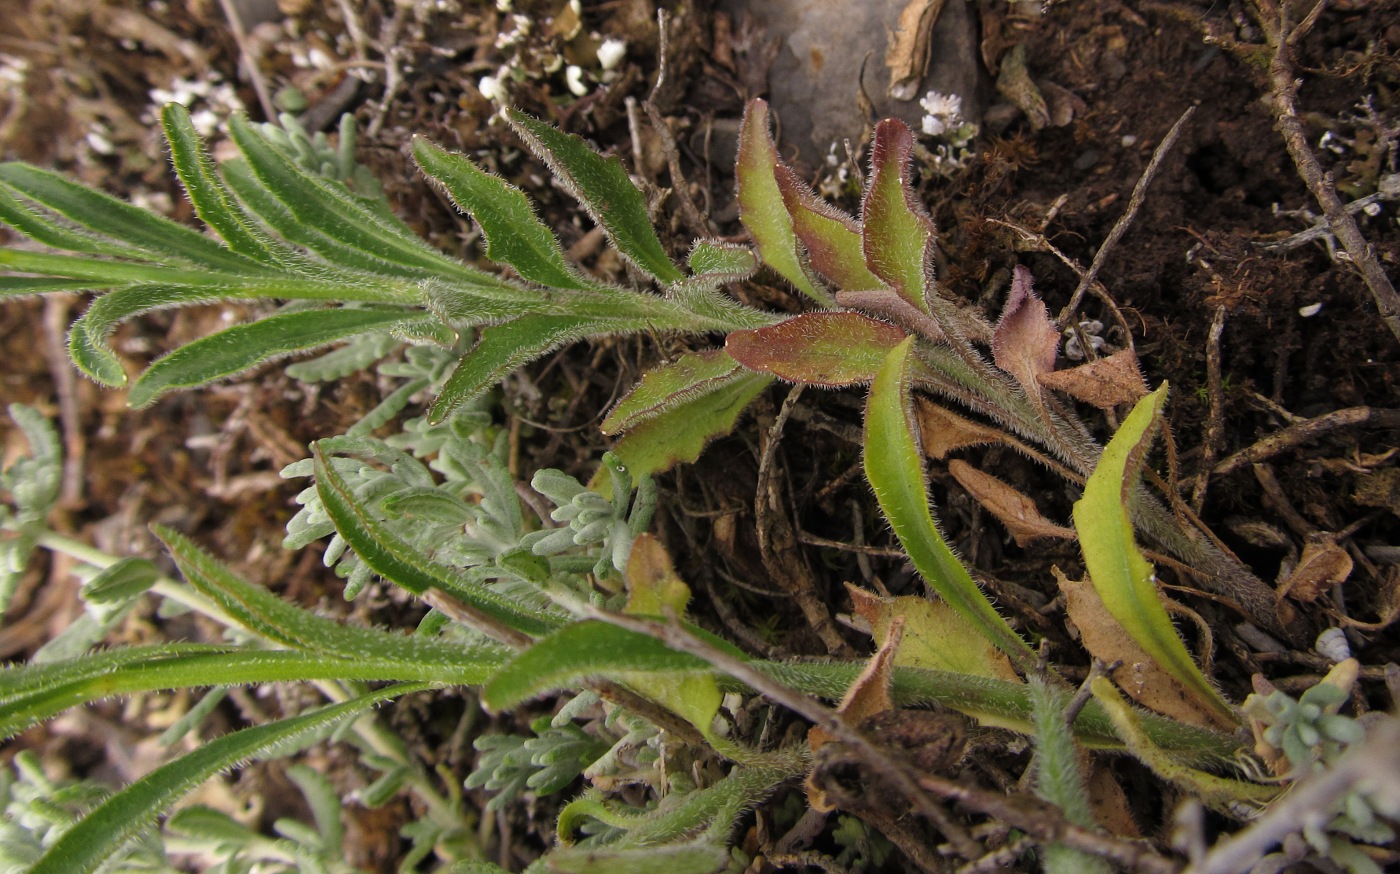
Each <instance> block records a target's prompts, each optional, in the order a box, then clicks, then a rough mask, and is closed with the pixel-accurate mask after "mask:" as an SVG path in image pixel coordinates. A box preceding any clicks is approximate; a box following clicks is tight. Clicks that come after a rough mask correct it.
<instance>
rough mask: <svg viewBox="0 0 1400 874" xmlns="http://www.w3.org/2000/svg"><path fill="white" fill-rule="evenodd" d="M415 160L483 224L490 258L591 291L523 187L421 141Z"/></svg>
mask: <svg viewBox="0 0 1400 874" xmlns="http://www.w3.org/2000/svg"><path fill="white" fill-rule="evenodd" d="M413 157H414V158H415V159H416V160H417V161H418V166H419V167H421V168H423V172H424V173H426V174H428V177H429V178H430V179H432V180H433V181H435V182H437V183H438V184H439V185H441V186H442V187H443V188H445V189H446V190H447V193H448V194H449V195H451V197H452V200H453V201H454V202H456V204H457V205H458V206H459V207H461V208H462V209H463V210H465V211H466V212H467V213H468V214H470V215H471V217H472V218H474V219H476V222H477V224H479V225H481V232H482V235H483V236H485V237H486V257H488V258H490V259H491V260H492V261H495V262H496V263H498V264H509V265H510V266H511V267H514V268H515V272H517V273H519V274H520V275H521V276H523V277H525V278H526V279H528V280H530V281H531V282H538V283H539V284H540V285H545V286H549V287H551V288H573V289H579V290H587V289H589V288H591V287H592V286H591V284H590V283H589V282H587V281H586V280H584V279H583V278H582V277H581V276H579V274H578V271H576V270H575V269H574V268H573V267H571V266H570V265H569V263H568V262H567V261H565V260H564V252H563V250H562V249H561V248H560V247H559V241H558V240H557V239H555V237H554V234H553V233H552V232H551V231H550V230H549V228H547V227H545V225H544V223H543V222H541V221H540V220H539V218H537V217H536V216H535V212H534V210H533V209H531V208H530V202H529V200H527V199H526V197H525V195H524V194H523V193H522V192H521V191H520V189H518V188H516V187H515V186H513V185H510V184H509V183H507V182H506V181H505V180H503V179H500V178H498V177H496V176H493V175H491V174H490V173H487V172H485V171H484V170H482V169H480V168H479V167H477V166H476V165H475V164H474V163H472V162H471V161H470V160H468V159H467V158H466V157H465V156H464V155H457V154H453V153H451V152H448V151H446V150H444V149H440V148H438V147H437V146H435V145H433V144H432V143H430V142H428V141H427V140H425V139H423V138H422V137H415V138H414V140H413Z"/></svg>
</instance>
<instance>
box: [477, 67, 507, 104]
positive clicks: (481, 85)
mask: <svg viewBox="0 0 1400 874" xmlns="http://www.w3.org/2000/svg"><path fill="white" fill-rule="evenodd" d="M497 72H498V73H499V72H500V71H497ZM503 78H504V77H498V76H482V77H481V81H480V82H478V83H477V84H476V90H478V91H480V92H481V96H482V97H485V98H486V99H487V100H490V101H491V102H492V103H505V102H506V99H507V98H508V96H509V95H507V94H506V83H505V82H504V81H503Z"/></svg>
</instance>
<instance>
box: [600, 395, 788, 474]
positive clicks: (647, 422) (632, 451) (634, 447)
mask: <svg viewBox="0 0 1400 874" xmlns="http://www.w3.org/2000/svg"><path fill="white" fill-rule="evenodd" d="M772 381H773V377H771V376H769V375H768V374H766V373H751V372H748V371H745V370H743V369H740V370H738V371H736V372H733V373H731V374H729V375H727V376H724V377H717V378H715V379H712V380H707V381H704V382H701V383H696V384H695V385H694V386H693V388H694V391H693V392H686V393H685V396H684V397H682V398H680V399H678V400H677V401H676V402H675V403H673V404H668V405H665V406H664V407H663V408H660V409H657V411H656V412H655V414H650V413H649V414H648V415H647V416H646V417H645V418H639V419H638V420H637V422H636V424H634V425H631V426H629V428H628V431H627V434H626V435H625V436H623V438H622V439H621V440H620V441H618V443H617V445H616V446H614V447H613V452H614V454H616V455H617V456H618V457H619V458H621V459H622V462H623V464H625V465H626V466H627V469H628V470H629V471H631V472H632V475H633V476H641V475H642V474H650V473H658V472H660V471H663V470H667V469H668V468H670V467H672V466H673V465H676V464H680V463H682V462H690V461H694V460H695V459H697V458H699V457H700V453H701V452H702V451H703V450H704V449H705V444H707V443H709V442H710V440H712V439H713V438H715V437H718V436H720V435H722V434H728V433H729V432H730V431H732V430H734V423H735V422H737V421H738V420H739V416H740V415H741V414H742V413H743V412H744V410H745V409H747V408H748V405H749V404H750V403H752V402H753V399H754V398H756V397H758V395H759V393H760V392H762V391H763V390H764V389H765V388H767V386H768V384H769V383H771V382H772Z"/></svg>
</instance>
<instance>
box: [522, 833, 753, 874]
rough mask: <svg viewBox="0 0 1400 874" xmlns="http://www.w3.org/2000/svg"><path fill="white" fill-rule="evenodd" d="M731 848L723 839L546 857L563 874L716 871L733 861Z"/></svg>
mask: <svg viewBox="0 0 1400 874" xmlns="http://www.w3.org/2000/svg"><path fill="white" fill-rule="evenodd" d="M729 858H730V857H729V850H728V849H726V848H725V845H724V842H723V841H722V840H719V839H709V840H700V841H693V842H687V843H684V844H672V845H665V846H648V847H634V848H631V849H625V850H616V849H612V848H610V847H592V846H589V847H581V848H578V849H572V848H568V847H564V848H560V849H557V850H554V851H553V852H551V853H550V854H549V855H548V856H546V857H545V862H546V864H547V865H548V866H549V869H548V870H550V871H559V872H561V874H653V872H657V871H665V872H666V874H714V872H716V871H723V870H724V868H725V865H726V864H727V863H728V862H729Z"/></svg>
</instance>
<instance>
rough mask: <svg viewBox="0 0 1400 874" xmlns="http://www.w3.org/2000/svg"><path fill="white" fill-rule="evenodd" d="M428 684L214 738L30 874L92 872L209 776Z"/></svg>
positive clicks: (136, 786) (99, 815)
mask: <svg viewBox="0 0 1400 874" xmlns="http://www.w3.org/2000/svg"><path fill="white" fill-rule="evenodd" d="M425 688H428V687H427V684H404V685H398V686H391V687H389V688H387V689H382V690H379V691H376V692H371V693H369V694H367V695H362V696H360V697H358V698H352V699H351V700H349V701H345V702H343V703H340V704H332V705H329V706H326V707H322V708H320V709H318V710H314V711H312V712H310V713H306V714H303V715H301V716H294V717H291V718H289V719H283V720H279V721H277V722H273V723H270V724H268V725H259V726H255V727H253V728H245V729H243V730H242V731H238V732H234V733H233V734H227V735H224V736H223V737H220V738H216V739H215V740H212V741H208V742H206V743H205V744H203V745H202V746H200V747H198V748H197V749H195V750H194V752H191V753H188V754H186V755H184V756H181V757H180V758H179V759H176V760H175V761H173V762H171V763H169V764H167V765H163V766H161V767H159V768H157V769H156V770H154V771H152V772H151V773H150V774H148V775H146V776H145V777H143V778H141V779H140V780H138V781H136V782H135V783H133V784H131V785H130V786H128V787H126V788H125V789H123V790H121V791H120V792H118V793H116V794H115V795H113V796H111V797H110V798H108V799H107V800H106V801H104V802H103V803H102V804H100V805H98V807H97V808H96V809H94V810H93V811H92V812H91V813H89V814H88V815H87V816H86V817H85V818H83V819H82V820H81V821H79V822H78V823H77V824H76V825H74V826H73V827H72V828H71V829H69V830H68V831H67V832H64V834H63V836H62V837H60V838H59V839H58V842H57V843H55V844H54V845H53V846H51V847H50V848H49V849H48V852H46V853H45V854H44V856H43V858H41V859H40V860H39V861H38V862H37V863H36V864H35V865H34V867H33V868H31V869H30V870H29V874H91V872H93V871H96V870H97V869H98V868H99V867H101V865H102V863H103V862H105V861H106V860H107V859H108V858H110V857H111V856H112V854H114V853H116V852H117V851H118V850H120V849H121V848H122V847H123V846H125V845H126V843H127V841H129V840H130V839H131V838H133V837H134V836H135V835H136V833H137V832H138V831H139V830H140V829H141V828H143V827H144V826H146V825H147V824H148V823H150V822H151V821H152V820H154V819H155V818H156V817H157V816H159V815H160V814H161V813H162V812H164V811H165V810H167V809H169V807H170V806H171V805H172V804H174V803H175V802H176V801H179V800H180V799H181V798H183V797H184V796H185V795H187V794H189V793H190V792H191V791H193V790H194V789H195V787H197V786H199V785H200V784H201V783H203V782H204V781H205V780H207V779H209V778H210V777H213V776H214V775H215V774H219V773H221V772H223V771H227V770H229V769H230V768H234V767H237V766H238V765H239V764H241V763H243V762H245V761H248V760H249V759H253V758H264V757H268V756H276V755H287V754H289V753H291V752H293V751H295V750H296V749H298V748H300V747H302V746H305V745H306V744H308V743H311V742H313V741H315V740H316V739H318V738H319V737H321V736H322V734H323V733H324V732H325V731H326V730H328V729H330V728H332V727H334V726H335V725H337V724H339V723H340V722H341V721H342V720H345V719H347V718H349V717H353V716H355V715H357V714H360V713H363V712H364V711H366V710H368V709H370V708H372V707H374V706H375V705H377V704H379V703H381V702H383V701H388V700H392V699H394V698H397V697H399V696H400V695H406V694H409V693H411V692H417V691H420V690H422V689H425Z"/></svg>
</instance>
